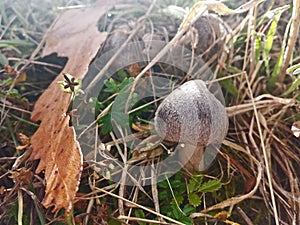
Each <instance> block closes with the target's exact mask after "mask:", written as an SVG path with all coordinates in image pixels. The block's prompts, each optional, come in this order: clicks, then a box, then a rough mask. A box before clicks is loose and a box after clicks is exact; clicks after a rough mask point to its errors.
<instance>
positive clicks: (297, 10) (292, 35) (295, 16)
mask: <svg viewBox="0 0 300 225" xmlns="http://www.w3.org/2000/svg"><path fill="white" fill-rule="evenodd" d="M291 21H292V22H291V25H290V27H287V28H286V29H289V30H290V32H289V39H288V43H287V47H286V49H285V54H284V61H283V64H282V67H281V71H280V74H279V76H278V78H277V81H278V82H279V83H282V82H283V80H284V78H285V75H286V73H287V72H286V70H287V68H288V67H289V65H290V61H291V58H292V57H293V51H294V47H295V42H296V40H297V37H298V30H299V25H300V0H293V13H292V17H291ZM298 38H299V37H298Z"/></svg>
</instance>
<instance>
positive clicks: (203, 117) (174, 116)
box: [154, 80, 228, 146]
mask: <svg viewBox="0 0 300 225" xmlns="http://www.w3.org/2000/svg"><path fill="white" fill-rule="evenodd" d="M154 124H155V129H156V131H157V134H158V135H159V136H160V137H161V138H162V139H163V140H166V141H170V142H180V143H187V144H192V145H197V146H199V145H200V146H207V145H209V144H221V143H222V142H223V139H224V138H225V136H226V133H227V129H228V118H227V114H226V109H225V107H224V106H223V105H222V103H221V102H220V101H219V100H218V99H217V98H216V97H215V96H214V95H213V94H212V93H211V92H210V91H209V90H208V89H207V87H206V84H205V83H204V82H203V81H202V80H191V81H188V82H186V83H184V84H183V85H181V86H180V87H179V88H177V89H175V90H174V91H173V92H171V93H170V94H169V95H168V96H167V97H166V98H165V99H164V100H163V101H162V103H161V104H160V105H159V107H158V108H157V111H156V113H155V118H154Z"/></svg>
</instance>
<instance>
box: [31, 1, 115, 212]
mask: <svg viewBox="0 0 300 225" xmlns="http://www.w3.org/2000/svg"><path fill="white" fill-rule="evenodd" d="M114 3H115V1H110V0H98V1H97V2H96V3H95V5H93V7H91V8H85V9H71V10H68V11H66V12H64V13H63V14H62V15H61V16H60V18H59V19H58V20H57V21H56V23H55V24H54V25H53V27H52V28H51V29H50V30H49V32H48V33H47V34H46V37H45V40H46V46H45V49H44V51H43V56H46V55H49V54H52V53H54V52H57V54H58V56H64V57H68V62H67V64H66V66H65V68H64V70H63V72H65V73H69V74H72V75H73V76H74V77H76V78H83V76H84V74H85V73H86V72H87V70H88V66H89V64H90V62H91V60H92V59H93V58H94V57H95V55H96V53H97V51H98V50H99V47H100V45H101V44H102V43H103V42H104V41H105V39H106V37H107V34H106V33H100V32H99V31H98V29H97V21H98V20H99V18H100V17H101V16H102V15H104V14H105V13H106V12H107V10H109V9H110V8H112V7H113V6H114ZM62 80H63V76H62V74H59V75H58V76H57V78H56V79H55V80H54V81H53V82H52V84H51V85H50V86H49V87H48V89H47V90H46V91H45V92H44V93H43V94H42V96H41V97H40V98H39V100H38V101H37V102H36V104H35V107H34V110H33V112H32V115H31V119H32V120H33V121H41V124H40V127H39V129H38V130H37V131H36V133H35V134H34V135H33V136H32V138H31V144H32V148H33V151H32V154H31V157H30V158H31V160H35V159H40V162H39V165H38V168H37V170H36V172H37V173H39V172H41V171H42V170H45V179H46V194H45V197H44V199H43V202H42V203H43V205H44V206H45V207H46V208H47V207H50V206H54V209H53V212H55V211H57V210H59V209H61V208H65V209H66V211H67V212H69V211H70V210H71V207H72V203H73V201H74V198H75V194H76V192H77V189H78V185H79V181H80V176H81V168H82V161H83V160H82V154H81V149H80V146H79V143H78V142H77V141H76V135H75V131H74V128H73V127H70V126H69V121H70V117H69V115H67V114H66V112H67V110H68V107H69V104H70V94H68V93H65V92H63V91H62V90H61V87H60V86H59V84H58V81H62Z"/></svg>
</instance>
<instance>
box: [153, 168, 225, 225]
mask: <svg viewBox="0 0 300 225" xmlns="http://www.w3.org/2000/svg"><path fill="white" fill-rule="evenodd" d="M221 186H222V184H221V182H220V181H219V180H215V179H209V180H205V179H204V177H203V175H201V174H195V175H193V176H192V177H191V178H189V179H188V180H185V182H184V179H183V174H182V173H180V172H179V173H177V174H176V175H175V176H174V177H171V178H169V179H166V180H164V181H161V182H159V183H158V187H159V195H158V197H159V199H160V201H161V203H162V206H161V212H162V213H163V214H165V215H167V216H169V217H171V218H174V219H176V220H178V221H180V222H182V223H184V224H192V222H193V221H192V219H191V218H189V215H190V214H191V213H193V212H196V211H197V210H198V209H199V208H200V207H201V203H202V201H201V196H202V195H203V194H204V193H208V192H214V191H217V190H219V189H220V188H221Z"/></svg>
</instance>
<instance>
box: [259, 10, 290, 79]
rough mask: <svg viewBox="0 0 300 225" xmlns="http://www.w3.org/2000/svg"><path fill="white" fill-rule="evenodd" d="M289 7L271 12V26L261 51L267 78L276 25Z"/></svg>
mask: <svg viewBox="0 0 300 225" xmlns="http://www.w3.org/2000/svg"><path fill="white" fill-rule="evenodd" d="M289 7H290V6H289V5H285V6H282V7H280V8H277V9H275V10H273V11H271V12H273V14H274V15H273V21H272V23H271V26H270V28H269V31H268V33H267V36H266V40H265V45H264V50H263V59H264V63H265V67H266V72H267V75H268V77H270V66H269V55H270V51H271V48H272V45H273V41H274V37H275V33H276V30H277V25H278V22H279V20H280V17H281V14H282V13H283V12H284V11H285V10H287V9H288V8H289Z"/></svg>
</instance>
